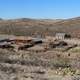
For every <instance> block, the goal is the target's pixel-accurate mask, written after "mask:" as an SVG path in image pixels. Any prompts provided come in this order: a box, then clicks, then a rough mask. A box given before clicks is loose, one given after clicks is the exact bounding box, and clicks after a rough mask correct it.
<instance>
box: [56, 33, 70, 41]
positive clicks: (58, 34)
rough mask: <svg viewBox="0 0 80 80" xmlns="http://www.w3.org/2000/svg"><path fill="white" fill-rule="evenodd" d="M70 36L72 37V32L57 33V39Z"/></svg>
mask: <svg viewBox="0 0 80 80" xmlns="http://www.w3.org/2000/svg"><path fill="white" fill-rule="evenodd" d="M68 38H71V35H70V34H67V33H56V39H61V40H63V39H68Z"/></svg>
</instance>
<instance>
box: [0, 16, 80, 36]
mask: <svg viewBox="0 0 80 80" xmlns="http://www.w3.org/2000/svg"><path fill="white" fill-rule="evenodd" d="M35 32H38V33H43V34H44V33H46V32H47V33H48V34H49V35H54V34H55V33H56V32H68V33H70V34H71V35H72V36H73V37H79V36H80V17H77V18H71V19H64V20H63V19H57V20H52V19H29V18H21V19H13V20H0V33H1V34H3V33H6V34H14V35H31V34H33V33H35Z"/></svg>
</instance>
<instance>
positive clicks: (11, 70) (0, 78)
mask: <svg viewBox="0 0 80 80" xmlns="http://www.w3.org/2000/svg"><path fill="white" fill-rule="evenodd" d="M64 54H65V55H64ZM74 54H75V53H74ZM69 56H70V55H69V54H68V53H65V52H64V53H61V52H58V51H47V52H43V53H34V52H29V51H18V52H14V51H10V50H6V49H0V80H80V76H79V75H80V65H79V64H80V63H79V54H78V53H76V55H74V56H75V57H73V55H71V56H70V57H69Z"/></svg>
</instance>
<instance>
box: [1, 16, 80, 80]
mask: <svg viewBox="0 0 80 80" xmlns="http://www.w3.org/2000/svg"><path fill="white" fill-rule="evenodd" d="M0 80H80V17H76V18H70V19H55V20H53V19H29V18H21V19H9V20H4V19H0Z"/></svg>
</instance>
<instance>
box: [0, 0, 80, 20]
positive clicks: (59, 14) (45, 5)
mask: <svg viewBox="0 0 80 80" xmlns="http://www.w3.org/2000/svg"><path fill="white" fill-rule="evenodd" d="M79 16H80V0H0V18H4V19H14V18H36V19H63V18H64V19H66V18H72V17H79Z"/></svg>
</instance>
